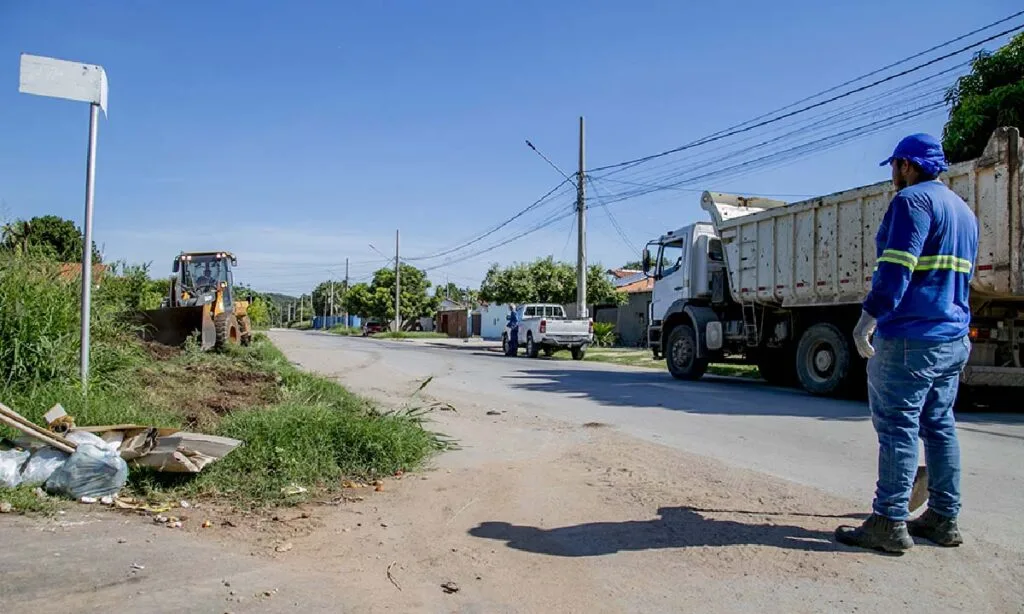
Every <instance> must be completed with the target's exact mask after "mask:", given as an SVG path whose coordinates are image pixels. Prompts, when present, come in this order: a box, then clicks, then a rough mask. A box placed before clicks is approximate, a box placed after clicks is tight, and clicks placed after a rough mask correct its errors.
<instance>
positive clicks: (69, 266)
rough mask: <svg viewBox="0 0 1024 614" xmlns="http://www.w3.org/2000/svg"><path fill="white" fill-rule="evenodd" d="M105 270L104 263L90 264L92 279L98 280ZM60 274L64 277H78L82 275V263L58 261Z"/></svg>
mask: <svg viewBox="0 0 1024 614" xmlns="http://www.w3.org/2000/svg"><path fill="white" fill-rule="evenodd" d="M106 270H107V267H106V265H103V264H94V265H92V279H93V281H94V282H95V281H98V280H99V279H100V278H101V277H102V276H103V273H105V272H106ZM60 276H61V277H62V278H64V279H78V278H79V277H81V276H82V263H81V262H62V263H60Z"/></svg>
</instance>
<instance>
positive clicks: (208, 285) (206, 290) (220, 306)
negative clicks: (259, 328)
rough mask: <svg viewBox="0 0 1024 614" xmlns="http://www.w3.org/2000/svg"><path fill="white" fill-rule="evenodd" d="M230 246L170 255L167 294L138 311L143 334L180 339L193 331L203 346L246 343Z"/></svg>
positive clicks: (248, 335) (247, 325)
mask: <svg viewBox="0 0 1024 614" xmlns="http://www.w3.org/2000/svg"><path fill="white" fill-rule="evenodd" d="M237 264H238V260H237V258H236V257H235V256H234V254H232V253H231V252H226V251H219V252H182V253H180V254H179V255H178V256H176V257H175V258H174V264H173V266H172V271H173V274H172V275H171V278H170V288H169V291H168V294H167V296H165V297H164V298H163V300H162V301H161V304H160V307H159V308H158V309H150V310H148V311H143V312H142V313H141V314H140V317H139V320H140V324H142V335H143V338H144V339H147V340H151V341H156V342H157V343H161V344H164V345H171V346H178V345H183V344H184V343H185V342H186V340H187V339H188V338H189V337H191V336H192V335H196V334H198V337H199V344H200V347H201V348H202V349H203V350H204V351H206V350H210V349H222V348H224V347H225V346H227V345H228V344H232V343H240V344H241V345H249V344H250V343H251V342H252V323H251V321H250V320H249V314H248V308H249V301H248V300H241V299H239V298H237V297H235V291H234V274H233V272H232V267H233V266H237Z"/></svg>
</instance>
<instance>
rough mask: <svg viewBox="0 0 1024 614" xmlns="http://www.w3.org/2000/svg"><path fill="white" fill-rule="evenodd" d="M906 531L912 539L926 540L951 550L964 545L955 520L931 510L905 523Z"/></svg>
mask: <svg viewBox="0 0 1024 614" xmlns="http://www.w3.org/2000/svg"><path fill="white" fill-rule="evenodd" d="M907 530H908V531H910V534H911V535H913V536H914V537H921V538H924V539H927V540H928V541H930V542H932V543H933V544H938V545H940V546H945V547H946V548H952V547H954V546H959V545H960V544H962V543H964V538H963V537H962V536H961V535H960V527H958V526H957V524H956V518H950V517H949V516H943V515H942V514H940V513H938V512H933V511H932V510H931V509H927V510H925V512H924V513H923V514H921V515H920V516H918V517H917V518H915V519H914V520H911V521H910V522H908V523H907Z"/></svg>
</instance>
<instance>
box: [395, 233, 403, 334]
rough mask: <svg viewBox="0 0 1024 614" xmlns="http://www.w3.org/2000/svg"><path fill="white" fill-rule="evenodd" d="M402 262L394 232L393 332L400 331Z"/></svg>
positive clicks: (396, 234)
mask: <svg viewBox="0 0 1024 614" xmlns="http://www.w3.org/2000/svg"><path fill="white" fill-rule="evenodd" d="M401 269H402V261H401V260H400V259H399V257H398V231H397V230H396V231H395V332H399V331H401V330H402V311H401V307H402V306H401V304H400V303H401V301H400V300H399V297H400V296H401V295H402V294H401V288H402V275H401Z"/></svg>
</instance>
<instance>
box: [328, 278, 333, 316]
mask: <svg viewBox="0 0 1024 614" xmlns="http://www.w3.org/2000/svg"><path fill="white" fill-rule="evenodd" d="M327 317H329V318H333V317H334V275H331V313H330V315H329V316H327Z"/></svg>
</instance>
